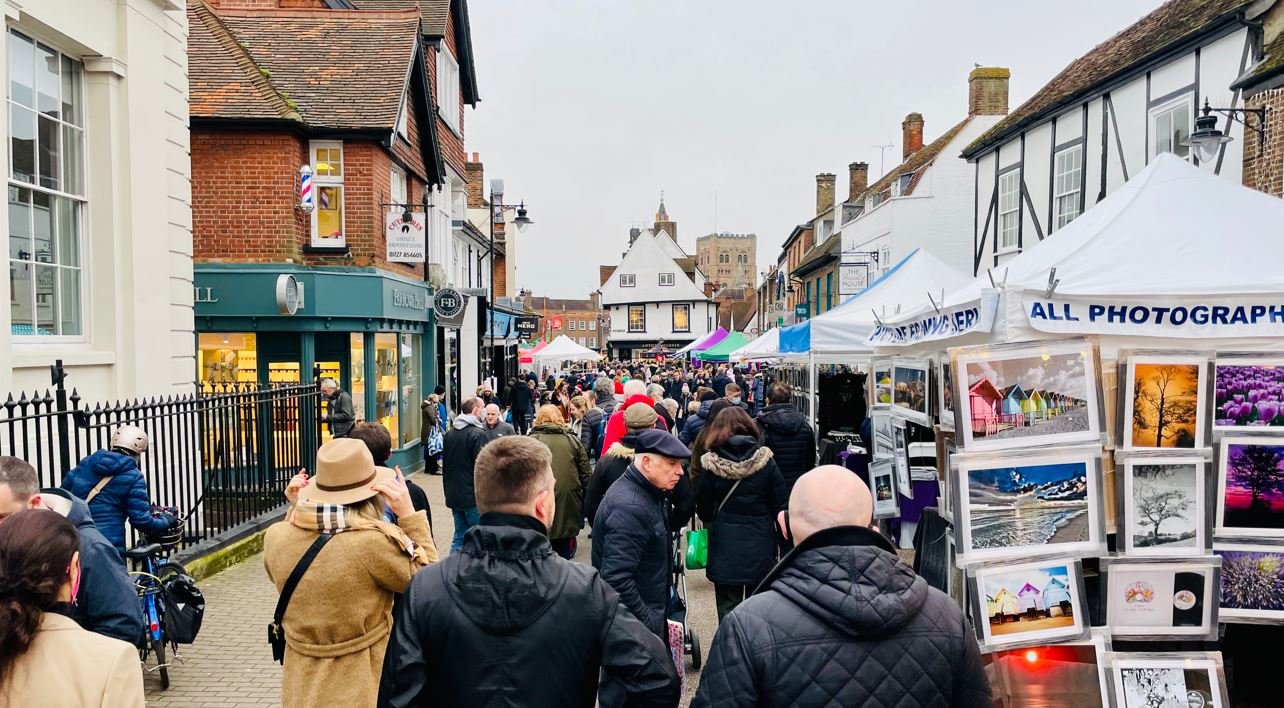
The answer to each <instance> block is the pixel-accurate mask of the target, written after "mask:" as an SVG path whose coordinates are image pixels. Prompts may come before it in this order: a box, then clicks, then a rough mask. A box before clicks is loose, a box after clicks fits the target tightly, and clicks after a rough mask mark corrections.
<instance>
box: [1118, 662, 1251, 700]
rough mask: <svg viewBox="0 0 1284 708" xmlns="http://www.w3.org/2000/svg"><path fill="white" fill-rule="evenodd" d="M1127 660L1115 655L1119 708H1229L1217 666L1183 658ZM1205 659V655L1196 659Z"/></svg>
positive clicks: (1214, 663) (1215, 663) (1213, 663)
mask: <svg viewBox="0 0 1284 708" xmlns="http://www.w3.org/2000/svg"><path fill="white" fill-rule="evenodd" d="M1165 656H1168V657H1171V658H1162V659H1161V658H1153V657H1145V658H1136V659H1130V658H1126V655H1123V654H1112V655H1111V658H1110V662H1111V674H1112V675H1113V678H1114V686H1115V696H1116V702H1115V705H1117V706H1119V707H1120V708H1192V707H1193V708H1226V704H1225V703H1224V697H1223V688H1222V686H1223V684H1222V677H1221V676H1219V675H1218V673H1219V672H1218V668H1217V662H1215V661H1213V660H1212V659H1200V658H1192V657H1189V656H1183V655H1181V654H1170V655H1165ZM1197 656H1205V655H1202V654H1201V655H1197Z"/></svg>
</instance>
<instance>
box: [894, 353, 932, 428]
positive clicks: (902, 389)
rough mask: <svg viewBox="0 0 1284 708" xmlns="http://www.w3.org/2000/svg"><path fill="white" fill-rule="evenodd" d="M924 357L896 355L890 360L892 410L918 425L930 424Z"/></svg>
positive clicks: (928, 363) (926, 368) (926, 363)
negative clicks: (914, 357) (912, 357)
mask: <svg viewBox="0 0 1284 708" xmlns="http://www.w3.org/2000/svg"><path fill="white" fill-rule="evenodd" d="M930 367H931V362H930V361H928V360H926V359H911V358H906V357H896V358H895V359H893V360H892V410H894V411H896V413H897V414H899V415H902V416H904V417H905V418H907V419H909V420H912V421H914V422H916V423H918V424H919V425H924V426H928V425H931V418H930V417H929V416H928V410H927V401H928V395H927V392H928V386H927V370H928V369H929V368H930Z"/></svg>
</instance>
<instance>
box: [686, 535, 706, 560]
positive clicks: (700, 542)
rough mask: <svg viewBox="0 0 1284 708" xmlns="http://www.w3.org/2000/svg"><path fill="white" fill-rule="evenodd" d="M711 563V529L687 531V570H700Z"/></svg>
mask: <svg viewBox="0 0 1284 708" xmlns="http://www.w3.org/2000/svg"><path fill="white" fill-rule="evenodd" d="M708 563H709V529H689V530H688V531H687V570H700V569H702V568H704V567H705V565H707V564H708Z"/></svg>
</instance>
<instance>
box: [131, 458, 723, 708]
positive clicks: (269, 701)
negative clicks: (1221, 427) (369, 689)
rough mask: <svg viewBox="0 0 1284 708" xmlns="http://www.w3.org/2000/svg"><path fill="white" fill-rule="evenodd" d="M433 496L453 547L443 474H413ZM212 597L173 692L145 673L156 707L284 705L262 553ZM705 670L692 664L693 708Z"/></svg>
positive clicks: (700, 574) (694, 597)
mask: <svg viewBox="0 0 1284 708" xmlns="http://www.w3.org/2000/svg"><path fill="white" fill-rule="evenodd" d="M411 479H413V480H414V481H415V482H417V483H418V484H419V485H420V486H422V487H423V488H424V490H425V491H426V492H427V493H428V501H429V504H430V505H431V507H432V517H433V539H434V541H435V542H436V544H437V548H439V549H442V551H443V552H444V551H445V550H447V549H449V548H450V537H451V534H452V533H453V530H454V526H453V521H452V520H451V515H450V509H448V508H447V507H446V504H445V498H444V496H443V494H442V488H441V477H430V476H427V475H423V474H417V475H414V476H413V477H411ZM590 544H591V541H590V540H589V539H588V536H587V533H586V534H583V535H581V536H580V546H579V550H578V552H577V553H576V556H575V560H576V561H578V562H581V563H588V562H589V554H590ZM201 589H202V590H203V591H204V593H205V600H206V609H205V622H204V624H203V625H202V627H201V633H200V636H199V637H198V638H197V641H196V643H195V644H192V645H190V646H185V647H182V649H183V651H182V652H181V654H182V656H183V658H184V661H183V662H181V663H177V664H176V665H174V666H172V667H171V668H170V681H171V683H170V688H169V690H166V691H162V690H161V688H160V679H159V677H158V676H156V675H155V674H154V673H151V674H147V675H146V676H145V683H146V689H147V704H148V705H149V706H184V707H185V708H202V707H204V706H231V707H233V708H250V707H251V706H274V705H279V704H280V702H281V667H280V665H278V664H277V663H276V662H274V661H272V652H271V650H270V649H269V648H268V644H267V626H268V623H269V622H271V621H272V611H273V609H274V608H275V606H276V598H277V594H276V589H275V588H274V587H273V586H272V583H271V582H270V581H268V578H267V573H266V572H265V571H264V569H263V558H262V556H261V555H258V556H254V557H252V558H249V559H248V560H246V561H244V562H242V563H239V564H237V565H235V566H233V567H231V568H229V569H227V570H225V571H223V572H221V573H219V574H217V575H215V576H213V577H210V578H208V579H206V580H205V581H204V582H203V583H201ZM687 589H688V592H689V593H690V597H689V600H688V605H689V606H690V611H689V614H688V621H689V622H690V623H691V626H692V627H693V628H694V629H695V631H696V632H697V633H698V634H699V637H700V640H701V643H702V645H703V651H704V654H705V657H706V658H707V656H708V647H709V644H710V643H711V642H712V641H713V634H714V632H715V631H716V630H717V611H716V609H715V606H714V599H713V585H712V584H711V583H709V581H708V580H706V579H705V577H704V571H692V572H689V573H688V574H687ZM698 681H699V672H698V671H694V670H692V669H691V666H690V659H688V661H687V691H686V694H685V696H684V698H683V701H682V705H684V706H685V705H688V704H689V703H690V701H691V698H692V696H694V695H695V690H696V687H697V685H698Z"/></svg>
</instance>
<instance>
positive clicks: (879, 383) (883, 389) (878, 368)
mask: <svg viewBox="0 0 1284 708" xmlns="http://www.w3.org/2000/svg"><path fill="white" fill-rule="evenodd" d="M870 369H871V370H872V375H871V376H870V381H873V384H872V385H873V389H874V395H873V398H874V407H875V408H880V407H887V406H890V405H892V360H891V359H875V360H874V361H873V362H871V364H870Z"/></svg>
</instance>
